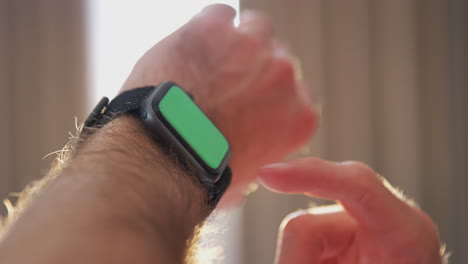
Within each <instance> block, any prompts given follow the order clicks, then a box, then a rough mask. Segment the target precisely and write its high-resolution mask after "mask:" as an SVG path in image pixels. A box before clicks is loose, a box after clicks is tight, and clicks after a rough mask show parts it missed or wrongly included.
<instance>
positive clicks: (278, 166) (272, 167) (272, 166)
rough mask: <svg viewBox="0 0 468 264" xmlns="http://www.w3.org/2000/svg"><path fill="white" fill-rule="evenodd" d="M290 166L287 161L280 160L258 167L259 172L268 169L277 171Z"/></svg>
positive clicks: (261, 172)
mask: <svg viewBox="0 0 468 264" xmlns="http://www.w3.org/2000/svg"><path fill="white" fill-rule="evenodd" d="M289 167H290V165H289V163H286V162H281V163H272V164H268V165H265V166H263V167H261V168H260V169H259V172H258V173H259V174H264V173H268V171H278V170H284V169H288V168H289Z"/></svg>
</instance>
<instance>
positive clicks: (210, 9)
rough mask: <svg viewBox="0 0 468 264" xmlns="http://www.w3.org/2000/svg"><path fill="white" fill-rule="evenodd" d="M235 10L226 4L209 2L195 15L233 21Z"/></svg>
mask: <svg viewBox="0 0 468 264" xmlns="http://www.w3.org/2000/svg"><path fill="white" fill-rule="evenodd" d="M236 14H237V12H236V10H235V9H234V8H233V7H232V6H230V5H226V4H219V3H218V4H211V5H208V6H206V7H204V8H203V9H202V10H201V11H200V13H198V15H197V17H211V18H216V19H220V20H224V21H228V22H233V19H234V18H235V17H236Z"/></svg>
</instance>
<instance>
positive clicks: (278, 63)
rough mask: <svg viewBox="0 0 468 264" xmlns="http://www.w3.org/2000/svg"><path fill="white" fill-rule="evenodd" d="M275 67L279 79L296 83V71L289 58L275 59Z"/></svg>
mask: <svg viewBox="0 0 468 264" xmlns="http://www.w3.org/2000/svg"><path fill="white" fill-rule="evenodd" d="M273 63H274V67H275V69H276V72H277V76H278V78H280V79H282V80H285V81H290V82H291V83H293V82H294V79H295V69H294V65H293V63H292V62H291V60H290V59H288V58H274V59H273Z"/></svg>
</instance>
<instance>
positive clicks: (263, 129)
mask: <svg viewBox="0 0 468 264" xmlns="http://www.w3.org/2000/svg"><path fill="white" fill-rule="evenodd" d="M234 17H235V11H234V9H232V8H231V7H229V6H226V5H212V6H208V7H206V8H205V9H204V10H203V11H202V12H201V13H200V14H198V15H196V16H195V17H193V18H192V19H191V20H190V21H189V22H188V23H187V24H185V25H184V26H182V27H181V28H180V29H178V30H177V31H175V32H174V33H173V34H171V35H170V36H168V37H167V38H166V39H164V40H162V41H161V42H159V43H158V44H156V45H155V46H154V47H153V48H151V49H150V50H149V51H148V52H147V53H146V54H145V55H144V56H143V57H142V58H141V59H140V60H139V61H138V63H137V64H136V66H135V68H134V70H133V72H132V73H131V75H130V76H129V77H128V80H127V81H126V83H125V84H124V86H123V88H122V91H124V90H128V89H131V88H135V87H140V86H145V85H155V84H158V83H160V82H163V81H165V80H172V81H175V82H176V83H179V84H180V85H181V86H182V87H184V88H186V89H187V90H188V91H189V92H190V93H192V94H193V95H194V98H195V101H196V102H197V103H198V104H199V105H200V107H201V108H202V109H203V110H204V111H205V113H206V114H207V115H208V116H209V117H210V118H211V119H212V120H213V121H214V123H215V124H216V125H217V126H218V128H219V129H220V130H221V131H222V132H223V133H224V134H225V135H226V137H227V138H228V140H229V142H230V143H231V148H232V160H231V163H230V166H231V168H232V171H233V179H232V185H231V186H230V188H229V189H228V192H227V193H226V195H225V196H224V197H223V200H222V204H224V205H226V204H236V203H238V202H239V200H240V199H241V198H242V197H243V196H244V194H245V192H246V191H247V189H248V186H249V184H251V183H252V182H254V181H255V177H256V169H257V168H258V167H260V166H262V165H264V164H267V163H270V162H275V161H278V160H280V159H281V158H283V157H284V156H286V155H288V154H289V153H291V152H292V151H294V150H295V149H296V148H298V147H299V146H301V145H302V144H303V143H304V142H306V140H307V139H308V138H309V137H310V136H311V134H312V132H313V130H314V128H315V126H316V115H315V112H314V111H313V109H312V107H311V106H310V103H309V98H308V95H307V93H306V91H305V89H306V87H305V84H304V83H301V82H299V81H297V80H296V79H295V74H294V68H293V65H292V63H291V57H290V56H289V53H288V52H287V51H286V50H285V49H283V48H281V47H280V45H278V42H277V41H276V40H275V39H274V36H273V30H272V26H271V24H270V22H269V21H268V19H267V18H265V17H264V16H262V15H260V14H257V13H255V12H247V13H245V14H244V15H243V16H241V22H240V25H239V26H238V27H235V26H234V25H233V18H234Z"/></svg>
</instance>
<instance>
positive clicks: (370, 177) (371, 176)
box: [342, 161, 379, 184]
mask: <svg viewBox="0 0 468 264" xmlns="http://www.w3.org/2000/svg"><path fill="white" fill-rule="evenodd" d="M342 164H343V165H345V166H348V167H349V168H350V169H351V170H352V171H353V174H354V175H355V176H356V177H358V178H360V179H361V180H363V181H364V182H365V183H369V184H371V183H377V182H379V179H378V177H377V173H376V172H375V171H374V170H373V169H372V168H370V167H369V166H367V165H366V164H364V163H362V162H359V161H345V162H343V163H342Z"/></svg>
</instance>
